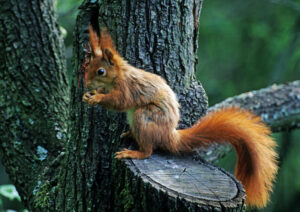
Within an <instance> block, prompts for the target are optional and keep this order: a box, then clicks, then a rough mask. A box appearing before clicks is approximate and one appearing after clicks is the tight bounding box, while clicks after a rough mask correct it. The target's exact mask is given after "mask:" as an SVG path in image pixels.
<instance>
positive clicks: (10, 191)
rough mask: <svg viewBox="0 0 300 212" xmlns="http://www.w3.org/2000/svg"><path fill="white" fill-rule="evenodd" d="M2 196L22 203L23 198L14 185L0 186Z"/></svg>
mask: <svg viewBox="0 0 300 212" xmlns="http://www.w3.org/2000/svg"><path fill="white" fill-rule="evenodd" d="M0 195H1V196H3V197H6V198H8V199H9V200H14V199H16V200H18V201H19V202H21V198H20V196H19V194H18V192H17V190H16V187H15V186H14V185H1V186H0Z"/></svg>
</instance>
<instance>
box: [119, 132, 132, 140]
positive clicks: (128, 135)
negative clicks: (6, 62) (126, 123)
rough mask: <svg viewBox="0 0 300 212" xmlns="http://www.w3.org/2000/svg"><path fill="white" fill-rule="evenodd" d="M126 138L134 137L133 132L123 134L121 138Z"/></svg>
mask: <svg viewBox="0 0 300 212" xmlns="http://www.w3.org/2000/svg"><path fill="white" fill-rule="evenodd" d="M126 137H132V134H131V131H130V130H128V131H126V132H123V133H122V134H121V135H120V138H121V139H123V138H126Z"/></svg>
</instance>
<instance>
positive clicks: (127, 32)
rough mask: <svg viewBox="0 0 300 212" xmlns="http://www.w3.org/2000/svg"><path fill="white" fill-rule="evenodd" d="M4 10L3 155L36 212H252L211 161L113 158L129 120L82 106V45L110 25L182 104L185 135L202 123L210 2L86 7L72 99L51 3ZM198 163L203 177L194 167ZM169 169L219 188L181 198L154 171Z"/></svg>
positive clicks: (124, 47)
mask: <svg viewBox="0 0 300 212" xmlns="http://www.w3.org/2000/svg"><path fill="white" fill-rule="evenodd" d="M0 4H1V7H0V68H1V72H0V77H1V78H0V79H1V80H0V111H1V112H0V117H1V120H3V121H2V122H1V123H0V133H1V138H0V141H1V143H0V156H1V159H2V162H3V164H4V166H5V167H6V170H7V172H8V174H9V176H10V178H11V179H12V181H13V183H14V184H15V185H16V187H17V189H18V191H19V193H20V195H21V197H22V200H23V201H24V204H25V206H26V207H27V208H28V209H29V210H30V211H239V210H243V209H244V198H245V193H244V190H243V188H242V186H241V184H240V183H239V182H238V181H236V180H235V178H234V177H233V176H231V175H230V174H227V173H226V172H225V171H223V170H221V169H218V168H215V167H213V166H211V165H208V164H206V163H205V162H202V161H198V162H195V161H194V160H193V159H192V158H191V157H188V156H187V157H183V158H179V157H174V156H168V155H167V154H164V153H159V154H154V155H153V156H152V157H151V158H150V159H149V160H144V161H136V160H126V161H121V162H120V161H116V160H115V159H114V152H116V151H117V150H118V149H119V148H120V146H122V145H123V144H122V143H121V141H120V139H119V135H120V134H121V133H122V132H123V131H124V130H125V129H126V128H127V124H126V121H125V116H124V114H117V113H115V112H111V111H107V110H105V109H103V108H101V107H97V106H96V107H89V106H88V105H86V104H84V103H82V101H81V99H82V95H83V93H84V92H85V87H84V72H85V68H84V66H83V64H84V61H85V54H84V48H83V47H84V46H85V45H86V44H87V43H88V39H89V38H88V27H89V24H90V23H92V24H93V25H96V26H97V25H98V26H100V28H101V27H103V26H107V27H108V29H109V31H110V33H111V35H112V37H113V38H114V40H115V41H116V42H115V44H116V47H117V49H118V50H119V52H120V53H121V55H123V56H124V57H125V58H126V59H127V60H128V61H129V63H131V64H133V65H135V66H137V67H139V68H143V69H145V70H147V71H151V72H153V73H156V74H159V75H161V76H163V77H164V78H165V79H166V81H167V82H168V84H169V85H170V86H171V87H172V88H173V89H174V91H175V92H176V93H177V95H178V98H179V101H180V104H181V115H182V117H181V122H180V126H179V127H180V128H181V127H188V126H190V125H191V124H192V123H194V122H195V121H196V120H198V119H199V117H200V116H201V115H202V114H204V113H205V111H206V109H207V105H208V104H207V97H206V95H205V92H204V90H203V88H202V86H201V84H200V83H199V82H197V81H195V79H194V72H195V62H196V60H197V59H196V52H197V41H198V38H197V37H198V24H199V15H200V10H201V5H202V1H192V0H186V1H179V0H176V1H158V0H148V1H138V0H126V1H116V0H114V1H108V0H102V1H96V0H89V1H87V0H85V1H83V3H82V5H81V7H80V8H79V9H80V12H79V15H78V18H77V25H76V30H75V33H74V37H75V42H74V71H73V80H72V85H71V94H69V91H68V85H67V80H66V69H65V59H64V48H63V46H62V38H61V35H60V32H59V27H58V26H57V24H56V19H55V15H54V9H53V3H52V1H50V0H45V1H37V0H32V1H15V0H12V1H4V0H0ZM296 96H297V95H296ZM298 96H299V95H298ZM69 97H71V98H69ZM126 142H127V143H128V142H131V141H125V143H126ZM183 161H184V163H183ZM147 162H149V164H150V165H151V167H152V168H151V169H150V168H149V167H150V166H148V165H145V164H146V163H147ZM185 164H186V165H185ZM198 165H199V170H196V169H194V168H193V169H189V168H190V167H196V166H198ZM161 167H165V168H164V169H165V171H169V172H170V174H172V176H174V179H182V180H186V179H191V178H193V180H194V183H193V184H191V185H195V186H194V187H197V186H199V187H201V186H202V187H203V183H204V182H205V184H210V185H209V186H204V187H205V188H206V191H208V193H205V192H204V194H200V193H201V192H198V193H197V194H196V195H194V194H191V193H186V192H185V191H183V192H179V191H178V189H177V190H176V189H175V188H174V187H172V186H173V185H177V184H173V185H172V186H166V184H164V183H166V182H163V184H161V183H159V182H161V181H158V180H157V179H156V178H157V177H158V176H159V175H155V171H157V170H159V169H160V168H161ZM170 167H171V168H172V167H177V168H176V170H177V172H176V173H174V172H172V170H171V168H170ZM149 170H150V171H149ZM210 175H211V176H214V177H216V178H218V179H222V180H221V181H222V182H221V184H222V186H224V189H227V191H228V192H223V194H222V192H219V193H216V192H215V190H212V188H214V187H216V186H215V185H216V184H214V183H215V181H214V180H213V179H214V177H211V176H210ZM160 176H162V175H160ZM197 176H200V177H198V178H197ZM183 178H184V179H183ZM204 179H205V180H206V181H203V180H204ZM178 185H180V184H178ZM218 185H219V184H218ZM184 186H185V185H184V184H182V185H180V186H179V187H180V188H179V190H180V189H181V188H182V187H184ZM225 187H226V188H225ZM214 189H215V188H214ZM216 189H218V188H216ZM222 189H223V188H222ZM222 189H221V190H222ZM230 189H231V190H230ZM201 190H202V189H201ZM204 190H205V189H203V191H204ZM216 191H218V190H216ZM219 191H220V188H219ZM229 191H233V192H236V193H234V194H235V195H233V196H231V193H230V192H229ZM188 192H193V191H192V190H188ZM199 195H200V196H199ZM224 195H225V196H227V197H226V198H227V199H226V198H225V199H224Z"/></svg>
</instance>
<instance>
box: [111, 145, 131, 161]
mask: <svg viewBox="0 0 300 212" xmlns="http://www.w3.org/2000/svg"><path fill="white" fill-rule="evenodd" d="M129 152H130V150H129V149H126V148H124V149H123V150H122V151H120V152H116V154H115V158H116V159H118V160H120V159H122V158H129V155H130V154H129Z"/></svg>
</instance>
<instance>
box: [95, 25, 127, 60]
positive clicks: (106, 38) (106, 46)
mask: <svg viewBox="0 0 300 212" xmlns="http://www.w3.org/2000/svg"><path fill="white" fill-rule="evenodd" d="M100 46H101V49H102V51H103V54H104V57H105V59H106V60H107V62H108V63H109V64H110V65H116V66H119V65H120V62H121V61H122V58H121V57H120V55H119V53H118V52H117V50H116V49H115V47H114V43H113V40H112V38H111V36H110V35H109V33H108V30H107V28H106V27H105V28H103V29H102V30H101V33H100Z"/></svg>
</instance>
